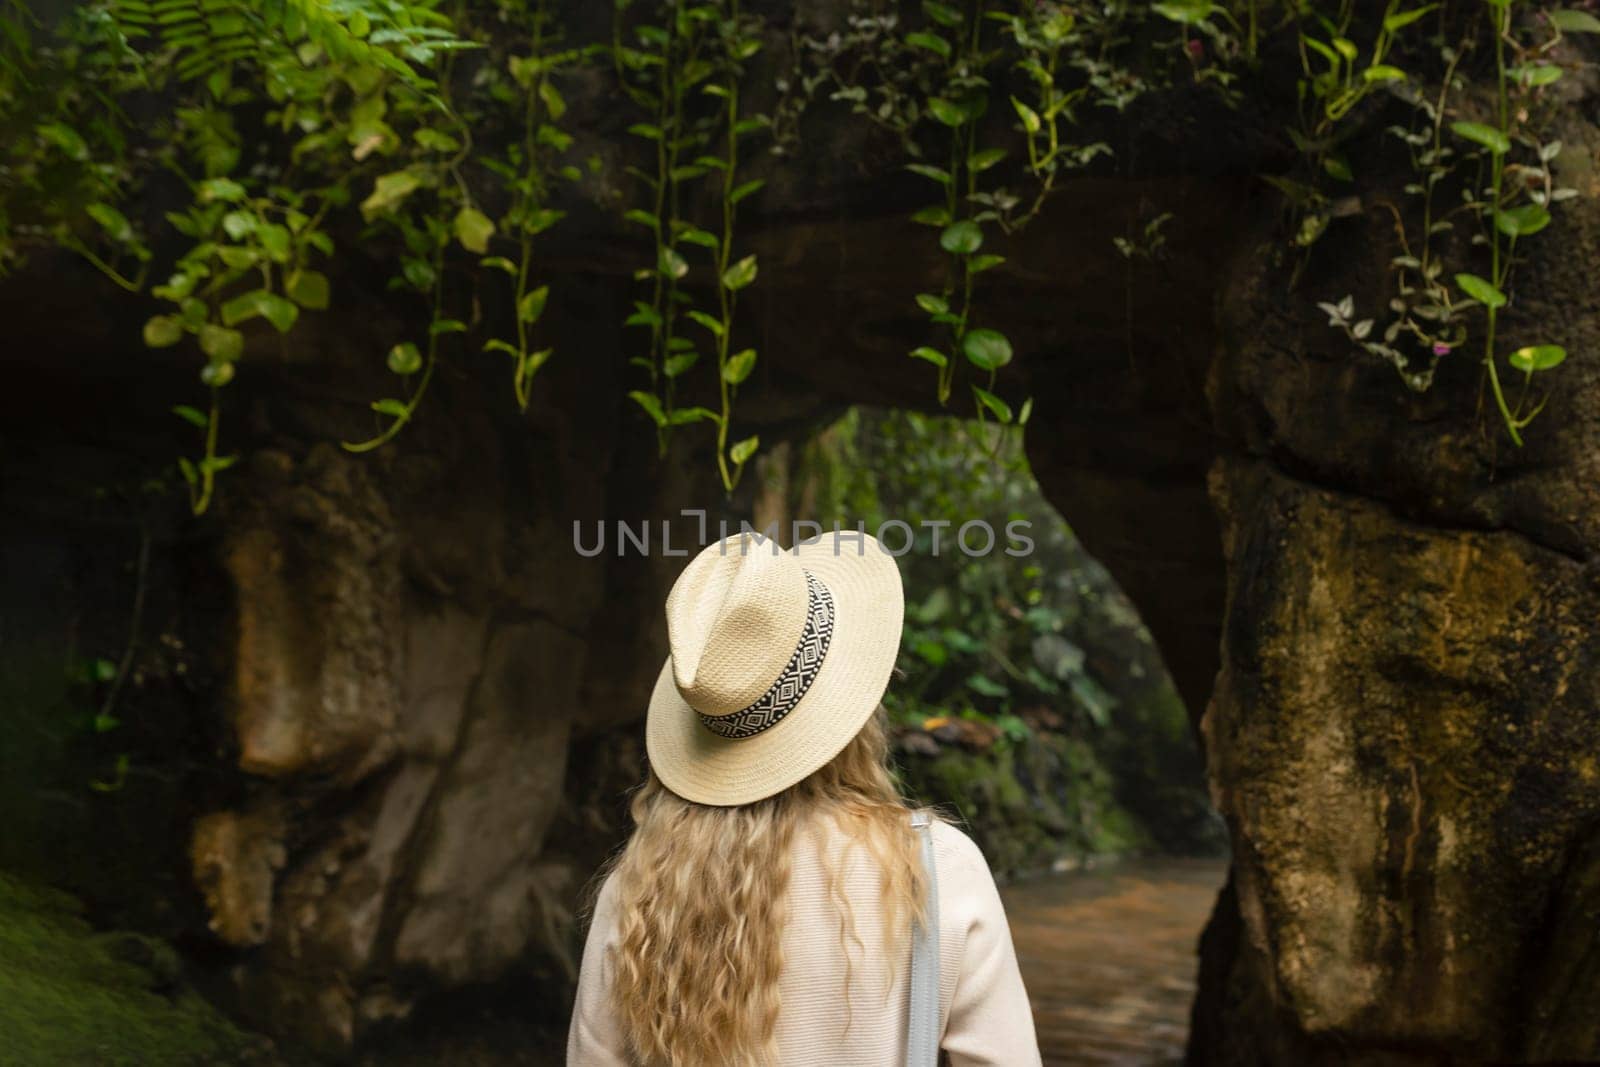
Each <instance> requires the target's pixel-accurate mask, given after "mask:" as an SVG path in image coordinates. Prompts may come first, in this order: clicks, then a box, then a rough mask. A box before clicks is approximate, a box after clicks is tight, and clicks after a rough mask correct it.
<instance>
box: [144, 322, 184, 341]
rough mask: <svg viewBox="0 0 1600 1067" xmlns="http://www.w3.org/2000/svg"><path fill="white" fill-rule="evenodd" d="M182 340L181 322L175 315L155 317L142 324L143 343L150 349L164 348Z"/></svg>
mask: <svg viewBox="0 0 1600 1067" xmlns="http://www.w3.org/2000/svg"><path fill="white" fill-rule="evenodd" d="M181 340H183V320H181V319H179V318H178V317H177V316H176V315H157V316H156V317H155V318H153V319H151V320H150V321H149V322H146V323H145V324H144V343H145V344H147V345H149V346H150V347H151V348H166V347H167V346H168V345H175V344H177V343H178V342H179V341H181Z"/></svg>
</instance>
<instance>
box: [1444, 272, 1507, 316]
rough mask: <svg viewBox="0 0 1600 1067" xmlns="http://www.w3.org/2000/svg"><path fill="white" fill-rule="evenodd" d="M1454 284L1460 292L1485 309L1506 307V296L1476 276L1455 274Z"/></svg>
mask: <svg viewBox="0 0 1600 1067" xmlns="http://www.w3.org/2000/svg"><path fill="white" fill-rule="evenodd" d="M1456 284H1457V285H1459V286H1460V287H1461V291H1462V292H1463V293H1466V294H1467V295H1468V296H1470V297H1471V298H1472V299H1474V300H1476V301H1477V302H1478V303H1480V304H1482V305H1484V306H1485V307H1491V308H1501V307H1505V305H1506V294H1504V293H1502V292H1501V291H1500V290H1499V289H1496V288H1495V287H1494V283H1492V282H1490V281H1488V280H1486V279H1484V278H1480V277H1478V276H1477V275H1476V274H1457V275H1456Z"/></svg>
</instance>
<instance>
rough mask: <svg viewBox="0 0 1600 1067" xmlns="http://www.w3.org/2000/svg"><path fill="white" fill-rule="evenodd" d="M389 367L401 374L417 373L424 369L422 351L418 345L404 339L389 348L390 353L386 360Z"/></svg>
mask: <svg viewBox="0 0 1600 1067" xmlns="http://www.w3.org/2000/svg"><path fill="white" fill-rule="evenodd" d="M384 362H385V363H387V364H388V365H389V369H390V370H392V371H394V373H396V374H399V375H401V376H405V375H408V374H415V373H417V371H419V370H421V369H422V353H421V352H419V351H417V346H416V345H415V344H414V343H412V342H410V341H402V342H400V343H399V344H397V345H395V346H394V347H393V348H391V349H389V355H388V357H387V358H386V359H385V360H384Z"/></svg>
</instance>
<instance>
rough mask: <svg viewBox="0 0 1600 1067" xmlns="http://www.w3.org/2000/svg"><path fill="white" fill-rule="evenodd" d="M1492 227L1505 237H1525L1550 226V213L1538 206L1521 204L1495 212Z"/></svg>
mask: <svg viewBox="0 0 1600 1067" xmlns="http://www.w3.org/2000/svg"><path fill="white" fill-rule="evenodd" d="M1494 225H1495V229H1497V230H1499V231H1500V232H1501V233H1503V234H1505V235H1506V236H1507V237H1527V236H1529V235H1530V234H1535V233H1538V232H1539V231H1540V230H1542V229H1544V228H1545V227H1546V226H1548V225H1550V212H1549V211H1547V210H1546V209H1545V208H1544V207H1543V206H1542V205H1540V204H1522V205H1520V206H1518V207H1513V208H1507V209H1506V210H1505V211H1496V212H1495V213H1494Z"/></svg>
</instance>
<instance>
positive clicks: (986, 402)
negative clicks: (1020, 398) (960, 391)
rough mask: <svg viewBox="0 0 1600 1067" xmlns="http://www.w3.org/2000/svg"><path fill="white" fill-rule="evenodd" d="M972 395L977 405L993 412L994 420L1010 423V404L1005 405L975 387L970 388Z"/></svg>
mask: <svg viewBox="0 0 1600 1067" xmlns="http://www.w3.org/2000/svg"><path fill="white" fill-rule="evenodd" d="M972 395H973V396H974V397H976V398H977V401H978V403H980V404H982V405H983V406H984V407H986V408H988V409H989V410H990V411H992V412H994V417H995V418H997V419H999V420H1000V421H1001V422H1004V423H1009V422H1010V421H1011V405H1010V404H1007V403H1006V402H1005V401H1004V400H1001V399H1000V398H999V397H997V396H995V395H994V394H993V393H991V392H989V390H987V389H979V388H978V387H977V386H976V385H974V386H973V387H972Z"/></svg>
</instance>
